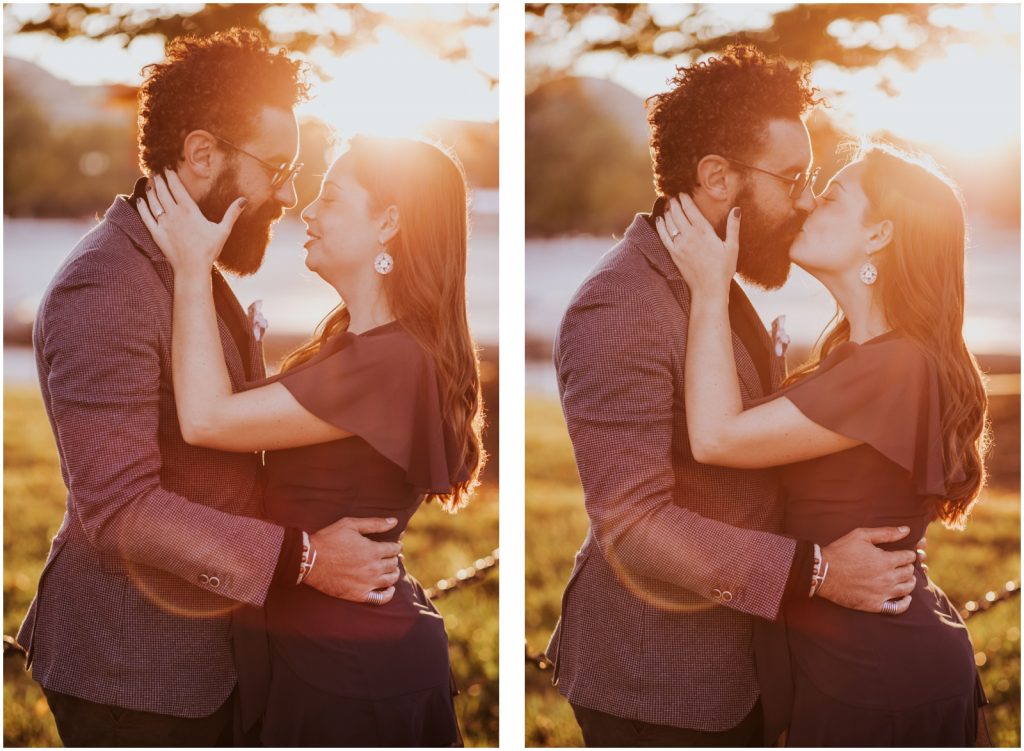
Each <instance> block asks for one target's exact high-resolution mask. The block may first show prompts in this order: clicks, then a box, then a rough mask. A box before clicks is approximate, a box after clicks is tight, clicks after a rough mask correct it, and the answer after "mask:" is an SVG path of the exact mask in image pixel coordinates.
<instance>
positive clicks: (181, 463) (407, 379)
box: [18, 30, 484, 746]
mask: <svg viewBox="0 0 1024 751" xmlns="http://www.w3.org/2000/svg"><path fill="white" fill-rule="evenodd" d="M303 77H304V70H303V66H302V65H301V64H300V63H298V62H296V61H294V60H292V59H290V58H289V56H288V55H287V54H286V53H285V52H284V51H280V50H279V51H275V50H272V49H270V48H269V47H267V45H266V43H265V42H264V41H263V40H262V39H261V38H260V37H259V36H258V35H256V34H255V33H253V32H248V31H242V30H231V31H229V32H225V33H221V34H216V35H214V36H212V37H209V38H206V39H202V40H198V39H191V38H182V39H178V40H176V41H174V42H173V43H171V44H170V45H169V46H168V52H167V59H166V60H165V61H163V62H161V63H158V64H155V65H153V66H150V67H149V68H148V69H147V71H146V77H145V81H144V83H143V85H142V89H141V91H140V112H139V147H140V164H141V165H142V166H143V167H144V170H145V172H146V174H147V175H148V178H142V179H140V180H139V181H138V183H137V184H136V187H135V191H134V194H133V195H132V196H130V197H128V196H118V197H117V198H116V199H115V200H114V202H113V204H112V205H111V207H110V208H109V209H108V210H107V212H106V215H105V216H104V218H103V220H102V221H100V222H99V224H98V225H97V226H96V227H95V228H94V229H93V230H92V231H91V232H89V234H87V235H86V236H85V237H84V238H83V239H82V241H81V242H80V243H79V244H78V246H77V247H76V248H75V249H74V250H73V251H72V253H71V254H70V256H69V257H68V259H67V261H66V262H65V263H64V265H63V266H62V267H61V269H60V270H59V272H58V273H57V275H56V278H55V279H54V280H53V282H52V283H51V285H50V287H49V289H48V290H47V292H46V295H45V297H44V299H43V301H42V304H41V307H40V309H39V314H38V317H37V322H36V326H35V330H34V334H33V343H34V346H35V349H36V357H37V364H38V370H39V377H40V382H41V385H42V392H43V399H44V402H45V406H46V411H47V415H48V417H49V419H50V423H51V426H52V428H53V432H54V435H55V438H56V441H57V446H58V451H59V454H60V461H61V470H62V474H63V479H64V482H65V484H66V485H67V488H68V497H67V510H66V514H65V517H64V521H63V524H62V525H61V528H60V531H59V532H58V533H57V535H56V537H55V538H54V540H53V544H52V547H51V550H50V554H49V556H48V559H47V562H46V566H45V568H44V570H43V573H42V575H41V577H40V582H39V589H38V592H37V595H36V598H35V600H34V601H33V603H32V606H31V608H30V610H29V613H28V615H27V617H26V619H25V621H24V623H23V625H22V628H21V630H20V633H19V635H18V638H19V641H20V643H21V644H22V645H24V646H25V647H26V649H27V652H28V664H29V665H30V667H31V669H32V673H33V676H34V678H35V679H36V680H37V681H38V682H39V683H40V684H41V685H42V687H43V689H44V692H45V694H46V697H47V700H48V702H49V704H50V707H51V709H52V711H53V714H54V717H55V719H56V722H57V728H58V731H59V732H60V735H61V738H62V740H63V741H64V743H65V745H69V746H70V745H78V746H97V745H98V746H153V745H157V746H214V745H231V744H232V743H244V744H254V743H263V744H266V745H271V746H382V745H383V746H451V745H460V744H461V737H460V734H459V728H458V724H457V721H456V716H455V712H454V707H453V702H452V695H453V693H454V682H453V681H452V678H451V669H450V665H449V658H448V642H447V636H446V633H445V629H444V623H443V620H442V618H441V616H440V614H439V613H438V612H437V610H436V609H435V608H434V607H433V605H432V604H431V603H430V601H429V599H428V598H427V597H426V594H425V593H424V590H423V588H422V587H421V586H420V584H419V583H418V582H417V581H416V580H415V579H414V578H413V577H412V576H410V575H408V574H407V573H406V571H405V567H404V562H403V559H402V556H401V549H402V548H401V543H400V542H399V536H400V535H401V534H402V532H403V530H404V529H405V527H406V525H407V524H408V523H409V520H410V518H411V517H412V516H413V514H414V513H415V512H416V510H417V509H418V508H419V507H420V506H421V504H422V503H423V502H424V501H425V500H426V501H430V500H433V501H436V502H438V503H440V504H441V505H442V506H443V507H445V508H446V509H448V510H451V511H454V510H456V509H458V508H459V507H461V506H463V505H464V504H465V503H466V502H467V500H468V497H469V495H470V493H471V492H472V490H473V488H474V486H475V485H476V483H477V478H478V475H479V472H480V469H481V466H482V464H483V461H484V452H483V449H482V445H481V440H480V431H481V423H482V405H481V399H480V380H479V375H478V363H477V355H476V351H475V348H474V345H473V341H472V339H471V336H470V333H469V329H468V325H467V319H466V307H465V270H466V250H467V200H466V183H465V178H464V175H463V172H462V169H461V166H460V165H459V163H458V162H457V160H455V159H454V158H453V157H452V156H450V155H449V154H447V153H446V152H445V151H443V150H441V149H439V148H436V147H434V146H431V145H428V144H424V143H419V142H414V141H396V140H380V139H372V138H367V137H356V138H354V139H353V140H352V141H351V143H350V146H349V148H348V150H347V151H346V152H345V153H344V154H343V155H342V156H341V157H340V158H338V160H337V161H336V162H334V164H333V165H332V166H331V167H330V169H329V170H328V172H327V174H326V175H325V176H324V179H323V184H322V187H321V191H320V195H319V196H318V197H317V198H316V200H315V201H314V202H313V203H312V204H311V205H309V206H307V207H306V208H305V209H303V211H302V219H303V220H304V221H305V223H306V225H307V227H308V233H307V234H308V242H307V243H306V245H305V248H306V251H307V257H306V265H307V266H308V267H309V268H310V269H311V270H312V271H314V272H316V273H317V274H319V275H320V276H321V277H322V278H323V279H324V280H326V281H327V282H328V283H329V284H331V286H332V287H334V289H335V290H336V291H337V293H338V296H339V298H340V299H339V304H338V306H337V308H336V309H335V310H334V311H333V312H332V313H331V314H330V315H329V317H328V318H327V319H326V320H325V322H324V323H323V324H322V326H321V327H320V328H319V329H318V331H317V332H316V333H315V335H314V336H313V337H312V338H311V339H310V341H309V342H308V343H307V344H305V345H303V346H302V347H300V348H299V349H298V350H296V351H295V352H293V353H292V354H291V355H290V356H288V358H287V359H286V360H285V362H284V365H283V367H282V369H281V372H280V373H279V374H278V375H277V376H275V377H273V378H267V377H266V373H265V370H264V363H263V351H262V341H261V340H262V329H263V326H262V323H263V322H262V317H261V316H260V315H259V311H258V309H255V308H250V311H249V315H248V316H247V315H246V313H245V312H244V311H243V310H242V308H241V307H240V305H239V303H238V301H237V300H236V298H235V297H234V295H233V294H232V292H231V289H230V287H229V286H228V284H227V282H226V281H225V279H224V275H223V273H222V272H226V273H229V274H236V275H244V274H251V273H254V272H255V271H256V270H257V269H258V268H259V267H260V265H261V262H262V260H263V257H264V253H265V251H266V248H267V245H268V242H269V239H270V233H271V226H272V225H273V223H274V222H276V221H277V220H278V219H280V217H281V216H282V214H283V212H284V210H285V209H288V208H292V207H294V206H295V204H296V200H297V199H296V194H295V189H294V187H293V178H294V177H295V175H296V173H297V172H298V170H299V168H300V167H301V165H299V164H297V163H296V159H297V150H298V141H299V138H298V127H297V124H296V119H295V116H294V114H293V108H294V106H295V105H296V104H297V103H299V102H300V101H302V100H303V99H304V98H305V97H306V96H307V90H308V86H307V84H306V83H305V82H304V80H303ZM261 452H263V453H261Z"/></svg>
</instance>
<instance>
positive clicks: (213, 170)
mask: <svg viewBox="0 0 1024 751" xmlns="http://www.w3.org/2000/svg"><path fill="white" fill-rule="evenodd" d="M181 152H182V159H181V164H180V165H179V166H178V171H179V172H182V171H187V172H188V173H191V175H193V176H194V177H195V179H196V180H197V181H199V182H202V183H207V182H212V181H213V179H214V177H215V176H216V175H218V174H220V171H221V169H222V167H223V162H224V153H223V152H222V151H221V150H220V149H219V148H217V139H216V138H214V137H213V135H212V134H211V133H210V132H209V131H206V130H193V131H192V132H191V133H189V134H188V135H187V136H185V143H184V145H183V146H182V149H181Z"/></svg>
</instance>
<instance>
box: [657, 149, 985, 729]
mask: <svg viewBox="0 0 1024 751" xmlns="http://www.w3.org/2000/svg"><path fill="white" fill-rule="evenodd" d="M816 201H817V207H816V209H815V210H814V212H813V213H812V214H811V215H810V216H809V218H808V219H807V221H806V223H805V224H804V227H803V231H802V232H801V233H800V234H799V235H798V237H797V239H796V241H795V242H794V244H793V247H792V248H791V251H790V255H791V258H792V260H793V261H794V262H795V263H796V264H798V265H799V266H801V267H802V268H804V269H806V270H807V271H808V272H809V273H810V274H812V275H813V276H815V277H816V278H817V279H819V280H820V281H821V282H822V283H823V284H824V285H825V286H826V287H827V288H828V289H829V291H830V292H831V293H832V294H833V296H834V297H835V299H836V301H837V303H838V305H839V307H840V309H841V311H842V314H841V316H840V318H839V320H838V322H837V323H836V324H835V325H834V327H833V328H832V329H831V331H830V332H829V333H828V334H827V336H825V338H824V340H823V344H822V345H821V347H820V350H819V351H818V352H817V353H816V354H815V355H814V356H813V357H812V359H811V361H810V362H808V363H807V364H805V365H804V366H802V367H801V368H800V369H799V370H798V371H797V372H796V373H795V374H794V375H793V376H791V377H790V378H789V379H788V381H787V384H786V385H784V387H783V388H782V389H781V390H780V391H778V392H776V393H775V394H773V395H772V396H771V397H768V398H766V399H762V400H760V403H756V404H750V405H742V404H741V402H740V391H739V386H738V382H737V376H736V367H735V364H734V360H733V351H732V344H731V335H730V329H729V318H728V307H727V306H728V289H729V282H730V280H731V278H732V276H733V274H734V272H735V267H736V252H737V243H738V240H737V238H738V235H739V233H738V228H739V221H740V219H739V217H738V216H736V214H737V213H738V212H735V211H734V212H732V215H730V218H729V222H728V234H727V239H726V241H725V242H724V243H723V242H722V241H721V240H719V239H718V237H717V236H716V235H715V233H714V231H713V230H712V229H711V228H710V226H709V225H708V223H707V221H706V220H705V219H704V218H703V216H702V215H701V214H700V212H699V211H698V210H697V209H696V206H695V205H694V204H693V202H692V200H690V199H689V198H688V197H683V198H682V199H681V202H679V203H675V204H674V206H673V208H672V211H671V212H670V213H669V214H668V215H667V216H666V218H665V220H664V221H663V222H661V223H660V225H659V228H658V229H659V234H660V235H661V237H662V241H663V242H664V243H665V245H666V247H668V248H669V249H670V252H671V254H672V256H673V260H674V261H675V262H676V264H677V266H678V267H679V270H680V272H681V273H682V274H683V276H684V278H685V280H686V282H687V284H688V286H689V288H690V291H691V294H692V307H691V310H690V319H689V330H688V344H687V352H686V411H687V427H688V431H689V435H690V440H691V442H692V450H693V453H694V456H695V457H696V458H697V459H698V460H699V461H701V462H705V463H708V464H718V465H723V466H729V467H769V466H782V480H783V484H784V485H785V487H786V491H787V497H788V500H787V506H786V526H787V533H788V534H789V535H790V536H793V537H795V538H797V539H803V540H814V541H817V542H819V543H822V544H824V543H828V542H830V541H832V540H834V539H836V538H838V537H840V536H842V535H843V534H845V533H847V532H849V531H850V530H852V529H854V528H856V527H872V526H883V525H897V524H899V525H907V526H909V527H910V528H911V533H910V534H909V535H908V536H907V537H906V539H907V540H917V539H919V538H920V537H922V536H923V534H924V530H925V527H927V525H928V524H929V523H930V522H931V521H932V520H934V519H936V518H937V519H940V520H941V521H942V522H943V523H944V524H945V525H946V526H949V527H962V526H963V524H964V522H965V521H966V519H967V516H968V514H969V512H970V509H971V507H972V506H973V504H974V503H975V502H976V501H977V499H978V494H979V492H980V490H981V487H982V485H983V484H984V480H985V467H984V463H983V456H984V450H985V443H986V428H985V415H986V397H985V390H984V387H983V385H982V380H981V376H980V373H979V371H978V367H977V364H976V363H975V361H974V359H973V358H972V356H971V355H970V353H969V352H968V351H967V347H966V345H965V343H964V340H963V335H962V333H961V331H962V327H963V305H964V303H963V301H964V246H965V236H964V207H963V204H962V201H961V199H960V197H959V194H958V192H957V190H956V189H955V187H954V186H953V185H952V184H951V183H949V182H948V181H946V180H945V179H944V178H942V177H941V176H940V175H939V174H938V173H937V172H936V171H934V170H933V169H931V168H929V167H927V166H926V165H925V164H923V163H922V162H919V161H915V160H913V159H911V158H909V157H907V156H905V155H903V154H901V153H899V152H897V151H895V150H893V149H891V148H888V147H880V146H875V147H867V148H865V149H862V150H861V153H860V154H859V155H858V156H857V158H856V159H855V160H854V161H853V162H852V163H850V164H848V165H847V166H846V167H844V168H843V169H842V170H840V171H839V172H838V173H837V174H836V175H835V177H834V178H833V179H832V180H831V181H830V183H829V185H828V187H827V188H826V189H825V191H824V192H823V193H822V194H821V195H820V196H818V198H817V199H816ZM677 232H679V235H678V236H676V237H675V238H674V240H673V239H672V236H673V235H676V233H677ZM815 564H816V573H817V574H818V578H817V579H816V580H815V582H814V584H813V586H814V587H815V588H816V587H817V586H820V579H821V577H824V578H825V579H826V580H827V576H828V572H827V566H828V561H827V560H821V561H816V562H815ZM914 573H915V578H916V581H915V585H914V588H913V591H912V592H909V593H908V596H907V597H904V598H903V600H902V601H900V602H899V603H895V602H894V603H887V604H886V605H885V606H884V607H883V609H882V613H883V614H871V613H862V612H857V611H853V610H847V609H845V608H842V607H839V606H837V605H834V604H832V603H830V602H829V601H827V600H824V599H822V598H820V597H814V596H811V597H808V598H806V599H802V600H801V601H799V602H796V603H795V604H793V605H792V606H788V607H787V608H786V610H785V613H784V616H785V621H786V624H787V629H788V640H789V648H790V653H791V656H792V663H793V668H794V676H793V677H794V693H793V697H792V698H793V712H792V719H791V727H790V730H789V736H788V741H787V742H788V744H789V745H793V746H966V745H974V744H975V741H976V738H977V736H978V732H979V719H980V717H981V715H980V710H979V708H980V706H981V705H982V704H983V703H984V702H985V699H984V695H983V693H982V692H981V689H980V684H979V682H978V677H977V671H976V668H975V665H974V649H973V647H972V646H971V640H970V636H969V635H968V632H967V629H966V627H965V626H964V623H963V621H962V619H961V618H960V616H959V614H958V613H957V610H956V608H955V607H953V605H952V604H951V603H950V601H949V600H948V599H947V597H946V595H945V594H944V593H943V592H942V591H941V590H940V589H939V588H938V587H936V586H935V585H934V584H933V583H932V582H931V581H929V579H928V577H927V576H926V575H925V573H924V572H923V571H922V570H921V569H920V567H917V568H916V570H915V572H914ZM904 608H907V609H906V612H902V613H900V611H901V610H903V609H904ZM887 612H891V613H893V614H892V615H886V614H885V613H887ZM897 613H898V614H897ZM765 689H766V690H771V687H770V686H768V685H766V686H765ZM982 725H983V722H982Z"/></svg>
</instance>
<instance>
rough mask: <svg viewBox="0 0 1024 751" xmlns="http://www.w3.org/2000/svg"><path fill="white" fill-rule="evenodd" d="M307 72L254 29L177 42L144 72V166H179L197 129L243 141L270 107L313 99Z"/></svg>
mask: <svg viewBox="0 0 1024 751" xmlns="http://www.w3.org/2000/svg"><path fill="white" fill-rule="evenodd" d="M306 67H307V66H306V65H305V63H302V62H300V61H297V60H292V59H290V58H289V57H288V54H287V52H286V51H285V50H283V49H279V50H276V51H275V50H271V49H270V47H269V46H268V45H267V43H266V41H265V40H264V39H263V37H262V36H260V34H259V33H257V32H255V31H252V30H250V29H238V28H234V29H228V30H227V31H221V32H217V33H215V34H213V35H211V36H209V37H204V38H196V37H191V36H185V37H178V38H177V39H175V40H173V41H172V42H170V43H169V44H168V45H167V56H166V59H165V60H164V61H163V62H159V63H153V64H151V65H147V66H146V67H145V68H143V74H144V76H145V80H144V81H143V83H142V88H140V89H139V128H138V130H139V166H140V167H141V168H142V170H143V172H145V173H146V174H147V175H152V174H154V173H157V172H160V171H161V170H164V169H167V168H168V167H171V168H173V167H175V166H176V165H177V164H178V162H179V160H180V159H181V158H182V149H183V147H184V143H185V136H187V135H188V134H189V133H190V132H192V131H194V130H197V129H203V130H208V131H210V132H211V133H213V134H215V135H218V136H220V137H221V138H226V139H227V140H229V141H232V142H234V143H238V142H239V141H240V140H244V139H245V138H246V137H247V136H248V135H250V134H251V132H252V129H253V127H255V123H256V118H257V117H258V116H259V114H260V112H261V110H262V109H263V108H264V107H278V108H281V109H291V108H292V107H294V106H295V105H296V104H298V103H299V102H303V101H306V100H307V99H308V98H309V84H308V83H307V82H306V80H305V76H306Z"/></svg>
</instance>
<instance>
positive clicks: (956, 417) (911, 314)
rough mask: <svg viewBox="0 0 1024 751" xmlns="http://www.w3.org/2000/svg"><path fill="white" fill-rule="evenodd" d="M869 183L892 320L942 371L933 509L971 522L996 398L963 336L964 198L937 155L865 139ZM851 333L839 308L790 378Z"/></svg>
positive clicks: (861, 157) (883, 296)
mask: <svg viewBox="0 0 1024 751" xmlns="http://www.w3.org/2000/svg"><path fill="white" fill-rule="evenodd" d="M855 159H856V160H858V161H863V163H864V170H863V172H862V173H861V174H862V177H861V187H862V188H863V190H864V193H865V195H866V196H867V199H868V203H869V205H870V211H871V212H872V217H871V218H872V219H876V220H877V219H890V220H891V221H892V224H893V238H892V243H891V244H890V245H889V246H888V247H887V248H886V249H885V250H883V251H882V252H880V253H877V254H876V255H875V256H873V258H872V262H873V263H874V264H875V265H876V267H877V268H878V282H877V292H876V294H877V295H878V297H879V300H880V301H881V304H882V310H883V311H884V313H885V317H886V319H887V321H888V323H889V325H890V326H891V327H892V328H893V329H894V330H896V331H898V332H900V333H901V334H902V335H903V336H905V337H906V338H908V339H910V340H911V341H913V342H914V343H915V344H917V345H918V347H919V348H920V349H921V351H923V352H924V353H925V354H926V355H927V356H928V357H929V358H931V360H932V362H934V363H935V365H936V368H937V370H938V374H939V389H940V393H941V395H942V408H941V418H940V425H941V431H942V449H943V459H944V461H945V473H946V495H945V497H944V498H938V499H936V500H935V508H934V511H935V516H936V517H937V518H939V519H941V520H942V522H943V524H944V525H945V526H947V527H951V528H963V526H964V523H965V522H966V520H967V517H968V515H969V514H970V510H971V507H972V506H973V505H974V503H975V502H976V501H977V500H978V495H979V493H980V492H981V488H982V487H983V486H984V484H985V454H986V452H987V450H988V445H989V440H990V439H989V425H988V415H987V413H988V397H987V396H986V393H985V386H984V382H983V380H982V375H981V371H980V370H979V368H978V363H977V362H976V361H975V359H974V357H973V356H972V355H971V353H970V352H969V351H968V350H967V344H966V343H965V342H964V337H963V325H964V253H965V249H966V245H967V234H966V219H965V208H964V202H963V199H962V197H961V195H960V191H959V189H958V188H957V187H956V185H955V184H954V183H953V182H952V180H950V179H949V178H947V177H946V176H945V175H943V174H942V173H941V171H939V169H938V168H937V167H936V166H935V165H934V164H932V163H930V161H929V160H927V159H924V158H919V157H915V156H912V155H910V154H907V153H905V152H902V151H900V150H899V149H896V148H894V147H892V146H889V145H887V144H878V143H874V144H873V143H865V144H861V145H860V148H859V150H858V151H857V153H856V156H855ZM849 339H850V322H849V321H848V320H846V318H845V317H844V316H843V315H842V314H841V313H838V314H837V315H836V318H835V319H833V322H832V323H831V324H830V326H829V328H827V329H826V330H825V332H824V333H823V334H822V336H821V338H820V339H819V343H818V345H817V346H816V347H815V351H814V352H813V354H812V355H811V358H810V360H809V361H808V362H807V363H805V364H804V365H802V366H801V367H800V368H798V369H797V370H796V371H795V372H794V373H793V374H791V375H790V377H789V378H788V379H787V381H788V382H792V381H794V380H797V379H799V378H802V377H804V376H806V375H808V374H809V373H811V372H813V371H815V370H816V369H817V368H818V366H819V364H820V363H821V361H822V359H823V358H825V357H826V356H827V355H828V354H829V353H830V352H832V351H833V350H834V349H835V348H836V347H837V346H839V345H840V344H842V343H843V342H846V341H849Z"/></svg>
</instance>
